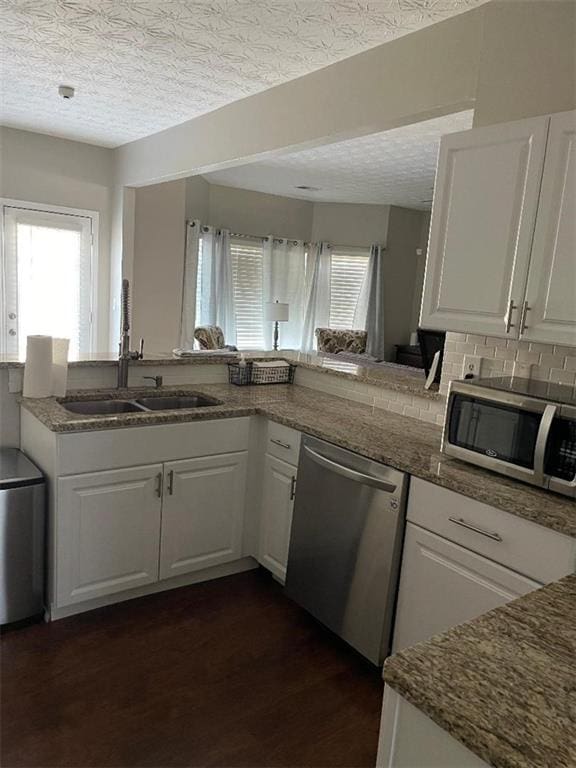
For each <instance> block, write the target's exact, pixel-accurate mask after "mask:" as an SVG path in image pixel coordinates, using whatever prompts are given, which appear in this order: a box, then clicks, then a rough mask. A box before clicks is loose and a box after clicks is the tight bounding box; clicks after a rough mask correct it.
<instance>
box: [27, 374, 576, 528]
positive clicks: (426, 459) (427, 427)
mask: <svg viewBox="0 0 576 768" xmlns="http://www.w3.org/2000/svg"><path fill="white" fill-rule="evenodd" d="M192 390H193V391H194V392H198V393H202V394H205V395H208V396H211V397H214V398H217V399H219V400H221V401H222V404H221V405H218V406H215V407H210V408H198V409H194V410H187V411H184V410H180V411H155V412H143V413H128V414H122V415H119V416H79V415H77V414H72V413H70V412H69V411H66V410H65V409H64V407H63V406H62V405H61V404H60V403H59V402H58V401H57V400H56V399H55V398H47V399H46V400H26V399H23V400H22V405H23V407H24V408H26V409H27V410H29V411H30V412H31V413H33V414H34V415H35V416H36V417H37V418H38V419H39V420H40V421H41V422H42V423H43V424H45V425H46V426H47V427H48V428H49V429H50V430H52V431H54V432H81V431H90V430H95V429H115V428H119V427H130V426H139V425H146V424H166V423H176V422H180V421H194V420H197V419H220V418H229V417H233V416H248V415H252V414H262V415H264V416H267V417H268V418H270V419H271V420H272V421H276V422H279V423H281V424H285V425H287V426H290V427H293V428H294V429H298V430H300V431H302V432H306V433H307V434H309V435H313V436H315V437H319V438H322V439H324V440H328V441H329V442H332V443H335V444H337V445H340V446H342V447H344V448H348V449H350V450H351V451H355V452H356V453H360V454H362V455H364V456H367V457H369V458H371V459H374V460H376V461H380V462H383V463H385V464H388V465H390V466H392V467H395V468H396V469H400V470H402V471H404V472H408V473H410V474H412V475H415V476H417V477H420V478H422V479H424V480H429V481H430V482H432V483H435V484H436V485H441V486H443V487H445V488H449V489H451V490H453V491H456V492H458V493H461V494H463V495H464V496H469V497H470V498H473V499H476V500H478V501H483V502H485V503H486V504H491V505H492V506H494V507H497V508H499V509H502V510H504V511H506V512H511V513H512V514H514V515H517V516H519V517H523V518H526V519H528V520H532V521H534V522H536V523H539V524H540V525H543V526H546V527H547V528H552V529H553V530H556V531H559V532H560V533H564V534H567V535H569V536H576V503H575V502H574V501H573V500H570V499H568V498H566V497H563V496H559V495H557V494H552V493H549V492H547V491H542V490H540V489H538V488H532V487H531V486H529V485H525V484H523V483H520V482H517V481H514V480H509V479H507V478H504V477H501V476H499V475H496V474H492V473H489V472H486V471H485V470H482V469H479V468H476V467H473V466H472V465H469V464H464V463H463V462H460V461H457V460H454V459H450V458H448V457H446V456H444V455H443V454H441V453H440V433H441V432H440V428H439V427H437V426H435V425H433V424H427V423H424V422H422V421H418V420H416V419H411V418H408V417H406V416H399V415H397V414H394V413H391V412H389V411H384V410H382V409H379V408H373V407H371V406H367V405H362V404H360V403H355V402H351V401H349V400H343V399H342V398H339V397H335V396H333V395H328V394H325V393H322V392H319V391H317V390H312V389H307V388H305V387H297V386H287V385H276V386H269V387H234V386H232V385H229V384H206V385H199V386H194V387H193V388H190V387H188V388H186V389H183V388H182V387H163V388H162V392H172V393H177V392H182V393H185V392H190V391H192ZM136 392H137V394H138V395H139V396H142V395H144V394H153V393H154V392H156V393H158V390H144V389H141V390H125V391H123V392H122V391H119V390H112V391H110V392H103V391H102V392H100V393H99V395H100V396H101V397H115V398H118V397H134V396H135V393H136ZM77 394H78V398H77V399H81V398H84V399H90V398H94V392H89V391H86V390H83V391H82V392H79V393H77Z"/></svg>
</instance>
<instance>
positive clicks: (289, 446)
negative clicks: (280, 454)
mask: <svg viewBox="0 0 576 768" xmlns="http://www.w3.org/2000/svg"><path fill="white" fill-rule="evenodd" d="M270 442H271V443H274V445H279V446H280V448H286V449H287V450H290V448H292V446H291V445H290V443H283V442H282V440H276V438H274V437H271V438H270Z"/></svg>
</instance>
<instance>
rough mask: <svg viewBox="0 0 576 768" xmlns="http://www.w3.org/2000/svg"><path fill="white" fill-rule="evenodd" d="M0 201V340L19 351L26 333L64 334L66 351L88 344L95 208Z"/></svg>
mask: <svg viewBox="0 0 576 768" xmlns="http://www.w3.org/2000/svg"><path fill="white" fill-rule="evenodd" d="M61 210H62V212H60V211H58V210H57V209H49V210H48V209H46V210H39V209H38V207H37V206H36V207H33V206H32V205H28V204H25V203H23V204H21V203H16V204H4V205H3V210H2V213H3V217H2V219H3V230H4V249H3V253H2V262H1V266H2V269H1V272H0V275H1V285H0V292H1V297H2V306H3V307H5V311H3V312H2V313H1V314H2V317H1V318H0V345H1V347H2V351H3V352H5V353H8V354H18V355H19V356H20V357H23V356H24V355H25V352H26V337H27V336H28V335H30V334H46V335H50V336H61V337H65V338H69V339H70V354H71V356H73V357H78V355H80V354H81V353H86V352H91V351H93V349H94V327H93V295H94V287H95V286H94V283H95V280H94V279H93V266H94V265H93V253H92V250H93V245H92V243H93V235H94V233H95V223H96V218H97V214H85V213H84V212H80V211H79V212H77V213H76V212H72V211H69V210H65V211H64V210H63V209H61Z"/></svg>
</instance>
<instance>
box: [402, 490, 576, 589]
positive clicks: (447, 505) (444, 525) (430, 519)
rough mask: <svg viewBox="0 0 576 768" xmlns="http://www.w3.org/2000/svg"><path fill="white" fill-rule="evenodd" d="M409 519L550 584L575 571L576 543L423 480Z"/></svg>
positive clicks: (412, 496)
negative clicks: (475, 529)
mask: <svg viewBox="0 0 576 768" xmlns="http://www.w3.org/2000/svg"><path fill="white" fill-rule="evenodd" d="M408 520H410V521H411V522H413V523H417V524H418V525H420V526H422V528H426V529H427V530H429V531H432V532H433V533H437V534H438V535H439V536H442V537H443V538H445V539H449V540H450V541H454V542H456V543H457V544H461V545H462V546H463V547H466V548H467V549H469V550H471V551H473V552H477V553H479V554H481V555H484V556H485V557H488V558H490V559H491V560H493V561H495V562H497V563H500V564H501V565H504V566H507V567H508V568H512V569H513V570H515V571H517V572H518V573H523V574H524V575H526V576H528V577H530V578H532V579H535V580H537V581H540V582H542V583H544V584H546V583H548V582H551V581H556V579H560V578H562V576H566V574H568V573H573V572H574V566H575V564H576V540H575V539H572V538H570V537H569V536H564V535H562V534H561V533H557V532H556V531H552V530H549V529H548V528H543V527H542V526H540V525H537V524H536V523H532V522H531V521H530V520H523V519H522V518H521V517H516V516H515V515H512V514H510V513H508V512H503V511H502V510H499V509H495V508H494V507H491V506H488V504H483V503H481V502H479V501H475V500H474V499H469V498H467V497H466V496H461V495H460V494H458V493H455V492H454V491H449V490H447V489H446V488H440V487H439V486H437V485H434V484H433V483H427V482H425V481H424V480H420V479H419V478H412V480H411V483H410V494H409V497H408ZM455 521H456V522H455ZM466 525H468V526H473V527H474V528H477V529H478V531H474V530H472V529H471V528H467V527H465V526H466Z"/></svg>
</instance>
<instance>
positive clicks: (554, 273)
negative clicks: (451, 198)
mask: <svg viewBox="0 0 576 768" xmlns="http://www.w3.org/2000/svg"><path fill="white" fill-rule="evenodd" d="M525 301H526V303H525V305H523V307H524V313H523V326H522V328H521V331H520V333H521V338H522V339H526V340H529V341H542V342H552V343H557V344H569V345H572V346H576V112H562V113H560V114H557V115H553V116H552V118H551V121H550V135H549V138H548V148H547V152H546V163H545V165H544V176H543V178H542V191H541V194H540V205H539V208H538V217H537V219H536V230H535V233H534V244H533V246H532V258H531V261H530V271H529V273H528V285H527V288H526V300H525Z"/></svg>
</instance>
